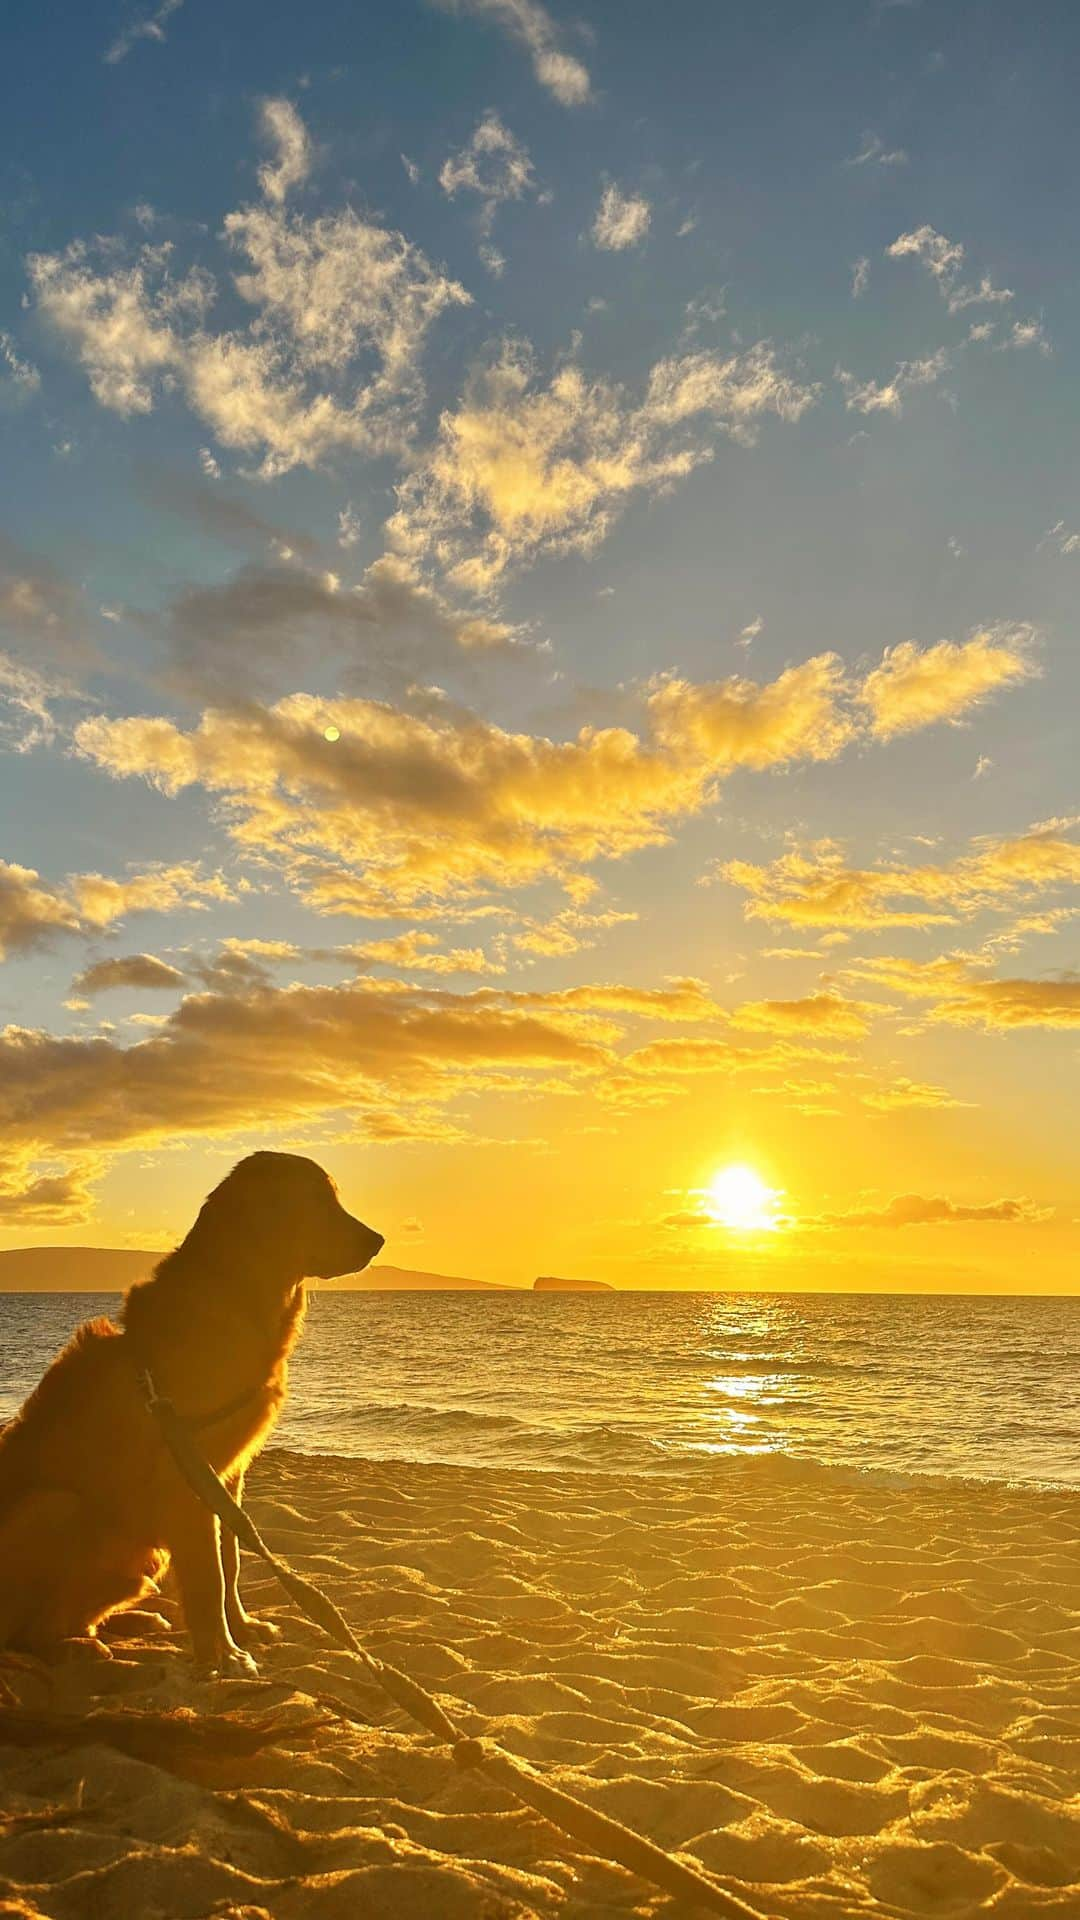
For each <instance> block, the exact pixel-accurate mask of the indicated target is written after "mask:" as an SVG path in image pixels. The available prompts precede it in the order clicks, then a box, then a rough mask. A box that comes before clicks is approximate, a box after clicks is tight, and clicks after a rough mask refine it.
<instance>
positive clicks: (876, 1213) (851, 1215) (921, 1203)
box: [799, 1193, 1047, 1227]
mask: <svg viewBox="0 0 1080 1920" xmlns="http://www.w3.org/2000/svg"><path fill="white" fill-rule="evenodd" d="M1046 1212H1047V1210H1046V1209H1045V1208H1039V1207H1036V1206H1033V1205H1032V1203H1031V1201H1030V1200H987V1201H986V1202H984V1203H983V1204H982V1205H976V1206H965V1205H963V1204H961V1203H958V1202H957V1201H955V1200H947V1199H944V1198H942V1197H941V1196H937V1197H935V1198H933V1199H926V1198H924V1196H923V1195H922V1194H919V1193H901V1194H897V1196H896V1198H895V1199H893V1200H890V1201H888V1202H887V1203H886V1205H885V1206H883V1207H864V1208H857V1207H856V1208H852V1209H851V1210H850V1211H849V1212H847V1213H822V1214H819V1215H817V1216H816V1217H813V1216H808V1217H806V1218H804V1219H802V1220H800V1221H799V1225H800V1226H804V1227H937V1226H948V1225H953V1224H955V1223H956V1222H958V1221H983V1222H1005V1223H1009V1224H1013V1223H1016V1222H1018V1221H1028V1222H1030V1221H1032V1220H1043V1219H1045V1218H1046Z"/></svg>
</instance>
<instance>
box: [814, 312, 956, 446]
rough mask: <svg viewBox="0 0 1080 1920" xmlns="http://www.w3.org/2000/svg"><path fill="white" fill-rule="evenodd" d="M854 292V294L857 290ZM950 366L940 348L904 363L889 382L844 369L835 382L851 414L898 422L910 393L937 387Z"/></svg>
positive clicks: (943, 350) (841, 369)
mask: <svg viewBox="0 0 1080 1920" xmlns="http://www.w3.org/2000/svg"><path fill="white" fill-rule="evenodd" d="M852 291H853V293H854V287H853V288H852ZM948 366H949V356H948V354H947V353H946V352H945V349H944V348H943V347H939V348H938V350H937V352H936V353H930V354H927V355H926V357H925V359H922V360H901V361H900V362H899V364H898V366H897V368H896V371H895V373H894V374H893V375H892V377H891V379H889V380H885V381H877V380H859V379H858V378H857V376H856V375H855V374H853V373H849V372H848V371H847V369H846V368H844V367H837V368H836V379H837V381H838V382H839V384H840V387H841V388H842V390H843V393H844V405H845V406H846V408H847V410H848V412H849V413H864V414H865V413H890V414H892V416H893V418H894V419H898V418H899V416H900V414H902V413H903V411H904V400H905V397H906V396H907V394H909V393H911V392H914V391H915V390H916V389H917V388H919V387H932V386H935V385H936V384H937V382H938V381H939V380H940V379H941V376H942V374H943V373H945V372H946V371H947V369H948Z"/></svg>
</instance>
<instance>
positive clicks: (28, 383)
mask: <svg viewBox="0 0 1080 1920" xmlns="http://www.w3.org/2000/svg"><path fill="white" fill-rule="evenodd" d="M5 367H6V368H7V372H6V373H5V372H4V368H5ZM40 386H41V375H40V373H39V372H38V370H37V368H36V367H35V366H33V365H32V364H31V362H30V361H29V360H24V359H23V357H22V355H21V354H20V352H19V350H18V348H17V347H16V345H15V342H14V340H13V339H12V337H11V335H10V333H5V332H4V331H3V330H2V329H0V403H2V404H4V405H7V404H15V405H20V404H21V403H22V402H23V401H24V400H28V399H29V398H30V395H31V394H33V393H37V392H38V390H39V388H40Z"/></svg>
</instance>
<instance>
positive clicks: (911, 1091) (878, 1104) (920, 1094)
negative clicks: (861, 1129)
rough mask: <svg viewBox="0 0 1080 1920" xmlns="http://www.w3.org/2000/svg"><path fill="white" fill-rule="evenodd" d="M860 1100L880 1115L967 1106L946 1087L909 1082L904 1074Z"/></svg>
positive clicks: (865, 1094) (875, 1088)
mask: <svg viewBox="0 0 1080 1920" xmlns="http://www.w3.org/2000/svg"><path fill="white" fill-rule="evenodd" d="M860 1099H861V1101H862V1104H863V1106H864V1107H872V1108H874V1109H875V1110H876V1111H877V1112H878V1113H897V1112H902V1111H903V1110H904V1109H905V1108H908V1107H962V1106H965V1105H966V1104H967V1103H966V1102H965V1101H963V1100H957V1099H956V1097H955V1096H954V1095H953V1094H951V1093H949V1092H948V1091H947V1090H946V1088H944V1087H936V1086H933V1085H932V1084H930V1083H928V1082H926V1081H918V1080H909V1079H908V1078H907V1077H906V1075H903V1074H902V1075H901V1076H900V1077H899V1079H896V1080H891V1081H889V1082H887V1083H886V1084H885V1085H883V1086H880V1087H873V1088H871V1090H870V1091H869V1092H868V1093H864V1094H862V1095H860Z"/></svg>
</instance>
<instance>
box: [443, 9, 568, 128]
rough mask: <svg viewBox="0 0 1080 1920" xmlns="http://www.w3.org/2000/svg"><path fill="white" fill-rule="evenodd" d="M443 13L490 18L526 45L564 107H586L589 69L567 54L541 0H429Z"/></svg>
mask: <svg viewBox="0 0 1080 1920" xmlns="http://www.w3.org/2000/svg"><path fill="white" fill-rule="evenodd" d="M430 4H432V5H434V6H437V7H440V8H441V9H442V11H443V12H444V13H458V14H472V15H473V16H474V17H475V18H477V19H481V20H490V21H491V22H492V23H493V24H494V25H495V26H497V27H501V28H502V30H503V32H504V33H507V34H509V35H510V36H511V38H512V39H514V40H517V41H519V42H520V43H521V45H522V46H524V47H526V48H527V49H528V51H529V53H530V55H531V56H532V63H533V72H534V73H535V75H536V78H537V80H538V81H539V82H540V85H541V86H542V87H545V88H546V89H547V91H548V92H549V93H551V94H553V95H554V97H555V99H556V100H557V101H558V102H559V104H560V106H563V107H580V106H584V105H585V103H586V101H588V100H589V99H591V97H592V82H591V81H590V79H589V72H588V68H587V67H586V66H585V65H584V63H583V62H582V61H581V60H579V59H578V58H577V57H576V55H574V54H572V53H567V51H566V49H565V47H564V46H563V45H562V44H561V35H560V33H559V29H558V27H557V26H556V24H555V21H554V20H553V18H552V16H551V14H550V13H549V12H548V10H547V8H546V7H544V6H541V5H540V0H430Z"/></svg>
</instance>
